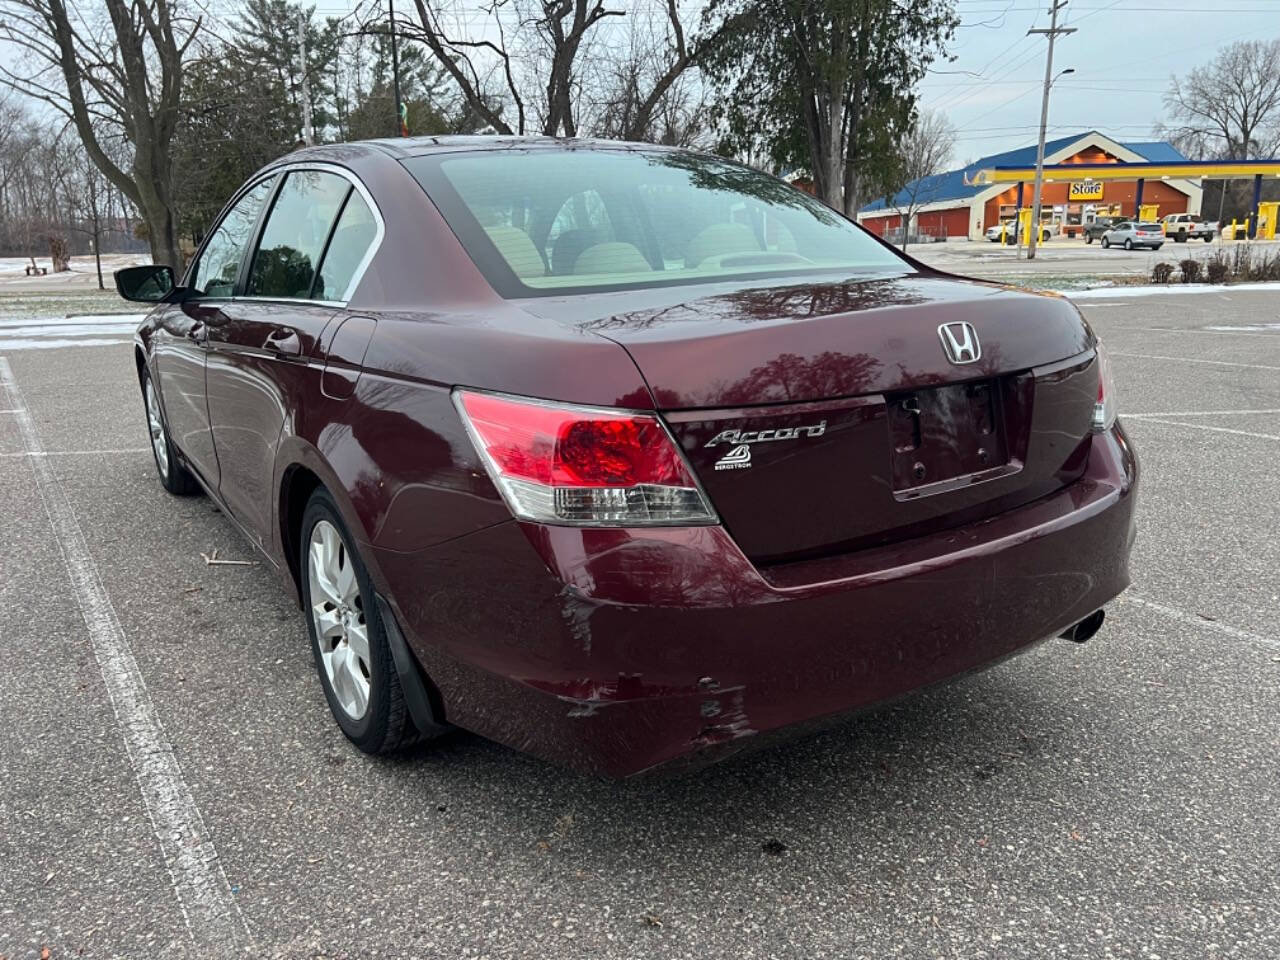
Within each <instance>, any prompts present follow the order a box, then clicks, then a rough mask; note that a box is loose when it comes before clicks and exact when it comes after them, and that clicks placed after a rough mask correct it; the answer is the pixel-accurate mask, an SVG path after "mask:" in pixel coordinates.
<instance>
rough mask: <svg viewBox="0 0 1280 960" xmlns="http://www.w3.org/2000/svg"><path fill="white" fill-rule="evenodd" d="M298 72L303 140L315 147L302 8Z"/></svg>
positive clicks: (299, 20)
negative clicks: (300, 88)
mask: <svg viewBox="0 0 1280 960" xmlns="http://www.w3.org/2000/svg"><path fill="white" fill-rule="evenodd" d="M298 73H299V74H300V75H301V76H302V142H303V143H305V144H306V145H307V146H308V147H314V146H315V143H316V140H315V136H314V134H313V133H312V131H311V84H309V83H308V82H307V20H306V14H305V13H304V12H303V10H302V8H301V7H299V8H298Z"/></svg>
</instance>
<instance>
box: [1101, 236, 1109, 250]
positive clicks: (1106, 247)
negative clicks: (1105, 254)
mask: <svg viewBox="0 0 1280 960" xmlns="http://www.w3.org/2000/svg"><path fill="white" fill-rule="evenodd" d="M1102 249H1103V250H1110V249H1111V241H1110V240H1108V239H1107V238H1106V237H1103V238H1102Z"/></svg>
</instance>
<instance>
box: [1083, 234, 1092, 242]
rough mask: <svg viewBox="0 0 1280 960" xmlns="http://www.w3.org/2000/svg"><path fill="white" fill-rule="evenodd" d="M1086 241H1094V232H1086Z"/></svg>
mask: <svg viewBox="0 0 1280 960" xmlns="http://www.w3.org/2000/svg"><path fill="white" fill-rule="evenodd" d="M1084 242H1085V243H1093V234H1092V233H1086V234H1085V235H1084Z"/></svg>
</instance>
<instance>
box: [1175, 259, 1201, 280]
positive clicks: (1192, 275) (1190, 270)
mask: <svg viewBox="0 0 1280 960" xmlns="http://www.w3.org/2000/svg"><path fill="white" fill-rule="evenodd" d="M1178 266H1179V267H1180V268H1181V269H1182V282H1183V283H1195V282H1196V281H1197V280H1198V279H1200V261H1199V260H1194V259H1192V258H1190V257H1188V258H1187V259H1186V260H1182V261H1179V263H1178Z"/></svg>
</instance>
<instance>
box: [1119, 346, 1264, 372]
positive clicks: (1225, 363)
mask: <svg viewBox="0 0 1280 960" xmlns="http://www.w3.org/2000/svg"><path fill="white" fill-rule="evenodd" d="M1111 356H1113V357H1137V358H1138V359H1139V360H1173V361H1176V362H1178V363H1212V364H1216V365H1217V366H1220V367H1245V368H1246V369H1249V370H1280V367H1269V366H1266V365H1265V364H1261V363H1234V362H1232V361H1230V360H1205V359H1202V358H1201V357H1161V356H1157V355H1155V354H1153V353H1120V352H1118V351H1115V350H1112V351H1111Z"/></svg>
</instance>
